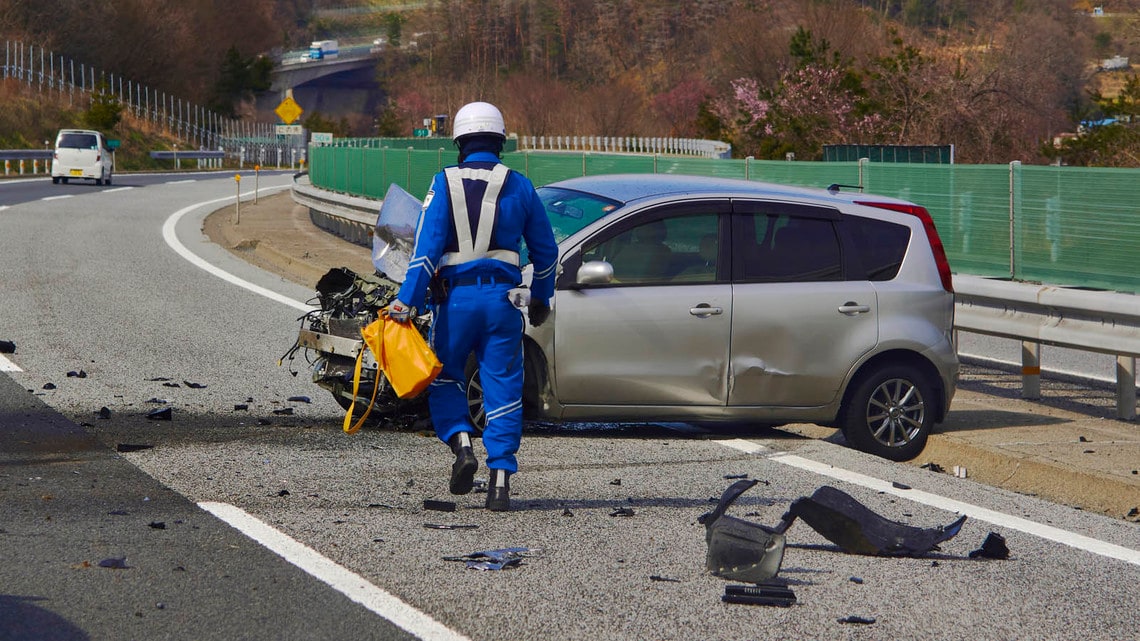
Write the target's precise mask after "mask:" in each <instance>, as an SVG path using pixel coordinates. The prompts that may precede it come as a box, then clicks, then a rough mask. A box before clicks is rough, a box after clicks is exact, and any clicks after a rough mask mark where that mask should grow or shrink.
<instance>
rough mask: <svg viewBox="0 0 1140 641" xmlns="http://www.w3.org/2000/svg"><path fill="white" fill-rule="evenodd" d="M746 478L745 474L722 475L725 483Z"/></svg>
mask: <svg viewBox="0 0 1140 641" xmlns="http://www.w3.org/2000/svg"><path fill="white" fill-rule="evenodd" d="M746 478H748V475H747V474H725V475H724V480H726V481H735V480H737V479H746Z"/></svg>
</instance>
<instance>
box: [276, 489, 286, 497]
mask: <svg viewBox="0 0 1140 641" xmlns="http://www.w3.org/2000/svg"><path fill="white" fill-rule="evenodd" d="M277 496H289V490H281V491H279V492H278V493H277Z"/></svg>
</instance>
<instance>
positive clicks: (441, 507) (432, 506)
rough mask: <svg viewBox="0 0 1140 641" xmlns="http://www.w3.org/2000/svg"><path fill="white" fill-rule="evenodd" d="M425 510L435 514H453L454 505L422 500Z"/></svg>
mask: <svg viewBox="0 0 1140 641" xmlns="http://www.w3.org/2000/svg"><path fill="white" fill-rule="evenodd" d="M424 509H425V510H435V511H436V512H454V511H455V503H452V502H451V501H433V500H432V499H424Z"/></svg>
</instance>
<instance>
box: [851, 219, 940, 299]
mask: <svg viewBox="0 0 1140 641" xmlns="http://www.w3.org/2000/svg"><path fill="white" fill-rule="evenodd" d="M855 204H856V205H864V206H866V207H877V208H879V209H889V210H890V211H897V212H900V213H903V214H910V215H911V216H916V217H918V219H919V220H921V221H922V227H923V228H924V229H925V230H926V238H927V239H928V240H929V241H930V251H931V252H933V253H934V264H935V265H937V266H938V277H939V278H941V279H942V289H945V290H946V291H948V292H951V293H953V292H954V282H953V278H952V277H951V275H950V261H949V260H947V259H946V250H945V249H944V248H943V247H942V239H941V238H939V237H938V230H937V229H935V228H934V219H933V218H931V217H930V212H928V211H926V208H925V207H920V206H918V205H906V204H903V203H877V202H871V201H859V200H857V201H855Z"/></svg>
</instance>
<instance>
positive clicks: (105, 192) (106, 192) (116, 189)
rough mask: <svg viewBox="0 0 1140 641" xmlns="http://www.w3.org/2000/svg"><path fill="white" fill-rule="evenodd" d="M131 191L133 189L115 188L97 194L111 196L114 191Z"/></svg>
mask: <svg viewBox="0 0 1140 641" xmlns="http://www.w3.org/2000/svg"><path fill="white" fill-rule="evenodd" d="M132 189H134V187H115V188H114V189H104V190H103V191H101V192H99V193H102V194H113V193H115V192H116V191H130V190H132Z"/></svg>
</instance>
